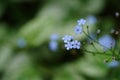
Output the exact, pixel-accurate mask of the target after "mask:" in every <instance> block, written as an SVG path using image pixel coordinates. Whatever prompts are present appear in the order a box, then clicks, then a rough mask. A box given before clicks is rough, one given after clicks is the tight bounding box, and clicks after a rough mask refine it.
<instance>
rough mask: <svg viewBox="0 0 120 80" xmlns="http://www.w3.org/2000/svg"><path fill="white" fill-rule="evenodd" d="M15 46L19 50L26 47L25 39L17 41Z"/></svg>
mask: <svg viewBox="0 0 120 80" xmlns="http://www.w3.org/2000/svg"><path fill="white" fill-rule="evenodd" d="M17 44H18V46H19V47H20V48H24V47H25V46H26V41H25V39H23V38H20V39H19V40H18V41H17Z"/></svg>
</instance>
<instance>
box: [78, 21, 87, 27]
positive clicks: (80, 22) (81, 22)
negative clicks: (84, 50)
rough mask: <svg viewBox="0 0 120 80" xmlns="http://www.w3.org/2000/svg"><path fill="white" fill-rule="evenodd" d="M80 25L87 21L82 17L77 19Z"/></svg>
mask: <svg viewBox="0 0 120 80" xmlns="http://www.w3.org/2000/svg"><path fill="white" fill-rule="evenodd" d="M77 23H78V25H80V26H83V25H84V24H85V23H86V20H85V19H80V20H78V21H77Z"/></svg>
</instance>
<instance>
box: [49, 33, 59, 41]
mask: <svg viewBox="0 0 120 80" xmlns="http://www.w3.org/2000/svg"><path fill="white" fill-rule="evenodd" d="M58 38H59V36H58V34H52V35H51V36H50V39H51V40H54V41H56V40H57V39H58Z"/></svg>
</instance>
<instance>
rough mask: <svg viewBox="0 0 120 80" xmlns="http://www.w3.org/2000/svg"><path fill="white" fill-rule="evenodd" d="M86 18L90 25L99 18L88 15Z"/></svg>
mask: <svg viewBox="0 0 120 80" xmlns="http://www.w3.org/2000/svg"><path fill="white" fill-rule="evenodd" d="M86 20H87V22H88V24H90V25H92V24H95V23H96V22H97V19H96V17H94V16H88V17H87V19H86Z"/></svg>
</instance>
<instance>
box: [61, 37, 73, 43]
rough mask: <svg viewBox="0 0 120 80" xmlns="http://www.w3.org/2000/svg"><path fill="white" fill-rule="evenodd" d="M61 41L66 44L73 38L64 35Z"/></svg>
mask: <svg viewBox="0 0 120 80" xmlns="http://www.w3.org/2000/svg"><path fill="white" fill-rule="evenodd" d="M62 40H63V41H64V43H68V42H70V41H71V40H73V36H69V35H65V36H64V37H63V38H62Z"/></svg>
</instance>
